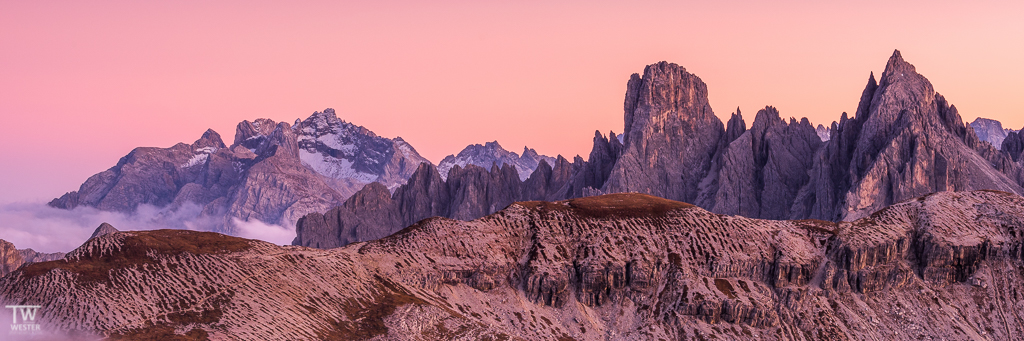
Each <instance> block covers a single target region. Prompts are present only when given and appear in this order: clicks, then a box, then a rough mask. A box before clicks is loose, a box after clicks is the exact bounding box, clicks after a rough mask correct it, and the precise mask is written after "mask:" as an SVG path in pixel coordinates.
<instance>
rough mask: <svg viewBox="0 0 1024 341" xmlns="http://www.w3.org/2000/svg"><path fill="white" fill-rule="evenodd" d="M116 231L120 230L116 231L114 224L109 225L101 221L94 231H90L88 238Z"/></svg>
mask: <svg viewBox="0 0 1024 341" xmlns="http://www.w3.org/2000/svg"><path fill="white" fill-rule="evenodd" d="M117 232H120V231H118V230H117V229H116V228H114V225H110V224H107V223H102V224H100V226H99V227H97V228H96V230H95V231H92V236H89V239H93V238H96V237H99V236H105V235H108V234H111V233H117Z"/></svg>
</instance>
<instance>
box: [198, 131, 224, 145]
mask: <svg viewBox="0 0 1024 341" xmlns="http://www.w3.org/2000/svg"><path fill="white" fill-rule="evenodd" d="M192 146H193V147H195V148H205V147H213V148H225V147H227V146H225V145H224V140H221V138H220V134H218V133H217V132H216V131H214V130H213V129H206V132H204V133H203V136H202V137H200V138H199V139H198V140H196V142H193V143H192Z"/></svg>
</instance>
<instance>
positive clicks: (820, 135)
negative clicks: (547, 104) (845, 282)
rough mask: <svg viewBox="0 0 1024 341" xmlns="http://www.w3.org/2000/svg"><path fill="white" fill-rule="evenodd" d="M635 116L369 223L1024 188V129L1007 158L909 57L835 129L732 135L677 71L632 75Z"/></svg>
mask: <svg viewBox="0 0 1024 341" xmlns="http://www.w3.org/2000/svg"><path fill="white" fill-rule="evenodd" d="M624 109H625V128H626V133H624V134H622V135H616V134H615V133H614V132H611V133H609V134H608V135H603V134H601V133H600V132H595V136H594V147H593V149H592V151H591V153H590V155H589V158H588V159H586V160H584V159H583V158H581V157H576V158H575V159H574V160H573V161H572V162H569V161H568V160H565V159H564V158H562V157H559V158H558V159H556V161H555V163H554V164H546V162H544V163H543V164H538V166H537V168H536V170H535V171H533V173H532V174H531V176H530V177H529V178H527V179H526V180H525V181H523V183H522V184H517V183H515V181H512V180H511V179H507V178H505V177H500V176H495V175H494V174H498V173H500V172H496V171H494V170H492V171H491V172H490V173H491V175H490V176H491V177H492V178H495V179H496V180H495V181H496V182H492V181H490V180H488V181H486V182H487V183H489V184H490V185H487V186H484V185H475V184H482V183H484V181H483V179H484V177H483V174H482V173H483V172H482V169H480V170H477V171H476V172H473V174H477V176H476V177H475V178H476V179H478V180H476V181H475V182H464V183H466V184H467V185H466V186H464V188H463V189H461V190H460V192H458V195H459V196H461V197H464V198H470V199H468V200H463V199H459V200H460V201H459V203H458V207H459V208H458V209H459V210H460V213H458V215H457V216H456V215H455V213H454V211H452V210H453V209H454V207H455V206H451V205H453V203H452V202H451V201H452V200H455V199H453V198H452V196H453V195H455V194H454V193H455V192H452V191H451V190H449V191H436V192H431V193H435V194H428V192H424V191H418V192H408V193H407V194H405V195H404V196H403V202H405V203H406V204H402V205H404V206H402V210H400V211H401V212H417V213H416V214H406V218H405V219H400V220H374V219H370V220H367V221H368V222H372V221H381V222H382V223H381V224H379V227H378V229H379V230H381V231H397V230H398V229H399V228H401V227H402V226H405V225H407V224H412V223H414V222H416V221H418V220H419V219H423V218H427V217H430V215H424V214H420V212H425V211H426V210H424V209H420V208H419V206H417V205H428V204H429V205H433V206H431V207H435V208H436V207H443V209H439V210H434V212H435V213H436V214H435V215H436V216H442V217H457V218H459V219H473V218H477V217H481V216H483V215H485V214H488V213H490V212H494V211H496V210H497V209H500V207H498V206H500V205H501V204H505V203H509V202H512V201H518V200H549V201H551V200H563V199H567V198H579V197H585V196H592V195H599V194H606V193H617V192H639V193H650V194H654V195H658V196H662V197H666V198H669V199H676V200H682V201H686V202H692V203H694V204H696V205H698V206H700V207H703V208H705V209H708V210H710V211H712V212H715V213H720V214H729V215H741V216H746V217H752V218H764V219H807V218H815V219H822V220H828V221H842V220H855V219H857V218H860V217H864V216H866V215H868V214H871V213H873V212H875V211H878V210H880V209H882V208H884V207H886V206H888V205H891V204H893V203H895V202H899V201H901V200H906V199H909V198H913V197H916V196H921V195H924V194H927V193H932V192H937V191H965V190H976V189H992V190H1001V191H1007V192H1011V193H1021V192H1022V191H1024V189H1021V187H1020V185H1019V184H1020V183H1024V161H1022V160H1021V159H1022V158H1021V157H1020V155H1021V154H1024V142H1021V141H1024V139H1022V138H1021V137H1020V134H1019V133H1010V134H1009V135H1008V137H1007V138H1006V139H1005V140H1004V141H1003V145H1002V149H1003V150H1002V151H1000V150H997V149H995V148H993V147H992V146H991V145H990V144H988V143H983V142H982V141H981V140H979V139H978V137H977V136H976V133H975V130H974V127H973V126H970V125H965V124H964V123H963V121H962V119H961V118H960V116H959V114H958V113H957V110H956V108H955V107H953V106H950V105H948V104H947V103H946V101H945V99H944V98H943V97H942V96H941V95H938V94H937V93H935V92H934V90H933V89H932V86H931V84H930V83H929V82H928V80H927V79H925V78H924V77H923V76H921V75H920V74H917V72H916V70H915V69H914V67H913V65H910V64H909V63H907V62H906V61H904V60H903V59H902V57H901V56H900V54H899V52H898V51H897V52H896V53H895V54H894V55H893V57H892V58H891V59H890V61H889V63H888V65H887V67H886V71H885V73H884V74H883V76H882V79H881V83H879V82H877V81H876V80H875V78H874V75H873V74H872V75H871V76H870V77H869V81H868V84H867V86H866V87H865V89H864V91H863V93H862V94H861V100H860V103H859V106H858V111H857V112H856V116H855V117H853V118H849V117H848V115H847V114H845V113H844V114H843V116H842V118H841V119H840V121H839V122H833V123H832V125H831V126H830V127H828V128H826V127H824V126H821V125H819V126H818V128H814V127H813V126H812V125H811V123H810V122H809V121H807V120H806V119H802V120H796V119H793V118H789V120H788V121H787V120H785V119H783V115H782V114H781V113H780V112H779V110H777V109H775V108H773V107H770V106H769V107H765V108H764V109H762V110H760V111H758V113H757V115H756V116H755V119H754V121H753V123H752V125H751V128H750V129H749V130H748V129H747V127H746V122H745V121H744V118H743V115H742V114H741V112H740V110H739V108H737V109H736V112H735V113H733V114H732V115H731V117H730V119H729V121H728V123H727V124H726V125H724V126H723V124H722V123H721V121H719V120H718V118H717V117H715V115H714V114H713V112H712V111H711V109H710V106H709V105H708V101H707V88H706V86H705V85H704V83H703V82H702V81H701V80H700V78H698V77H697V76H695V75H693V74H690V73H688V72H686V70H685V69H683V68H682V67H680V66H678V65H675V64H670V63H665V62H662V63H658V64H653V65H649V66H648V67H647V68H646V69H645V70H644V75H643V76H640V75H633V76H632V77H631V78H630V81H629V83H628V85H627V90H626V99H625V103H624ZM823 140H824V142H823ZM494 146H496V144H494ZM480 148H483V149H486V148H485V146H481V147H480ZM492 149H493V148H492ZM460 155H461V154H460ZM506 164H508V163H506ZM446 165H447V163H446ZM517 172H519V171H518V170H517ZM519 174H520V179H522V174H523V173H522V172H520V173H519ZM441 178H444V176H442V177H441ZM498 178H501V179H498ZM441 180H443V179H441ZM438 183H440V182H438ZM446 186H447V184H446ZM440 193H444V194H440ZM429 195H440V197H438V198H432V197H429ZM419 196H427V197H419ZM442 203H444V204H442ZM495 205H498V206H495ZM361 226H362V228H366V229H372V228H373V227H372V226H370V225H369V224H362V225H361ZM299 231H300V232H299V233H300V234H301V233H302V232H301V231H302V229H299ZM370 234H373V235H378V234H380V233H378V232H372V233H370V232H367V233H366V235H370ZM302 239H304V238H303V237H302V236H301V235H300V237H299V238H297V240H302ZM346 242H348V241H346ZM346 242H332V243H327V244H325V245H344V244H345V243H346ZM301 245H314V244H301Z"/></svg>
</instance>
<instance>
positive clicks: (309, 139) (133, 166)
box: [50, 109, 429, 233]
mask: <svg viewBox="0 0 1024 341" xmlns="http://www.w3.org/2000/svg"><path fill="white" fill-rule="evenodd" d="M421 163H429V161H427V160H426V159H425V158H423V157H422V156H420V155H419V154H418V153H417V152H416V150H415V149H414V148H413V147H412V146H410V145H409V144H408V143H406V142H405V141H404V140H402V139H401V138H395V139H387V138H383V137H379V136H377V135H376V134H374V133H373V132H371V131H369V130H368V129H366V128H363V127H360V126H357V125H354V124H352V123H348V122H345V121H343V120H341V119H339V118H338V117H337V116H336V114H335V112H334V110H333V109H326V110H324V111H322V112H315V113H313V114H312V115H311V116H310V117H309V118H307V119H305V120H296V122H295V125H291V124H288V123H285V122H274V121H272V120H269V119H257V120H254V121H251V122H250V121H243V122H241V123H239V124H238V126H237V128H236V132H235V140H234V142H233V143H232V145H231V146H226V145H225V144H224V142H223V141H222V140H221V137H220V135H219V134H217V133H216V132H214V131H213V130H208V131H207V132H206V133H204V134H203V136H202V137H201V138H200V139H199V140H196V141H195V142H193V143H192V144H184V143H179V144H177V145H174V146H172V147H170V148H150V147H140V148H136V149H135V150H133V151H132V152H131V153H129V154H128V155H127V156H125V157H123V158H121V160H120V161H119V162H118V163H117V165H115V166H114V167H111V168H110V169H108V170H106V171H104V172H101V173H99V174H96V175H94V176H92V177H90V178H89V179H88V180H87V181H86V182H85V183H84V184H82V186H81V188H80V189H79V190H78V191H74V192H70V193H67V194H65V195H64V196H62V197H60V198H57V199H54V200H53V201H51V202H50V206H54V207H58V208H65V209H73V208H75V207H78V206H91V207H95V208H98V209H101V210H106V211H118V212H124V213H133V212H135V211H136V210H137V209H138V208H139V207H140V206H141V205H149V206H153V207H156V208H158V209H160V210H161V215H160V216H167V217H174V219H173V220H172V219H168V221H167V222H166V223H167V224H166V225H167V226H168V227H180V228H185V227H189V228H193V229H207V230H214V231H221V232H227V233H234V232H237V231H236V227H235V226H234V224H233V221H234V220H235V219H237V220H240V221H249V220H259V221H261V222H265V223H269V224H280V225H284V226H292V225H294V223H295V222H296V221H297V220H298V219H299V218H301V217H302V216H304V215H306V214H308V213H312V212H323V211H326V210H327V209H329V208H331V207H334V206H337V205H340V204H341V203H342V202H344V200H345V199H346V198H348V197H349V196H351V195H352V194H354V193H355V192H356V191H358V190H359V189H361V188H362V187H363V186H365V185H366V184H368V183H374V182H377V183H381V184H383V185H384V186H386V187H389V188H395V187H397V186H398V185H400V184H404V183H405V181H406V180H407V179H408V178H409V176H411V175H412V173H413V172H414V171H415V170H416V168H417V167H418V166H419V165H420V164H421Z"/></svg>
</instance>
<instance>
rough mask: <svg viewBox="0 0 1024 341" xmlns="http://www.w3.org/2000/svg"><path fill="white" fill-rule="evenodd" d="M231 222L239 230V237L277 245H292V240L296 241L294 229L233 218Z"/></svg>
mask: <svg viewBox="0 0 1024 341" xmlns="http://www.w3.org/2000/svg"><path fill="white" fill-rule="evenodd" d="M231 222H232V223H233V224H234V225H235V228H236V229H237V230H238V234H237V236H238V237H242V238H248V239H259V240H262V241H265V242H270V243H274V244H277V245H289V244H291V243H292V240H295V229H294V228H291V229H290V228H287V227H284V226H280V225H269V224H266V223H264V222H262V221H259V220H256V219H253V220H250V221H243V220H241V219H238V218H231Z"/></svg>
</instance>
